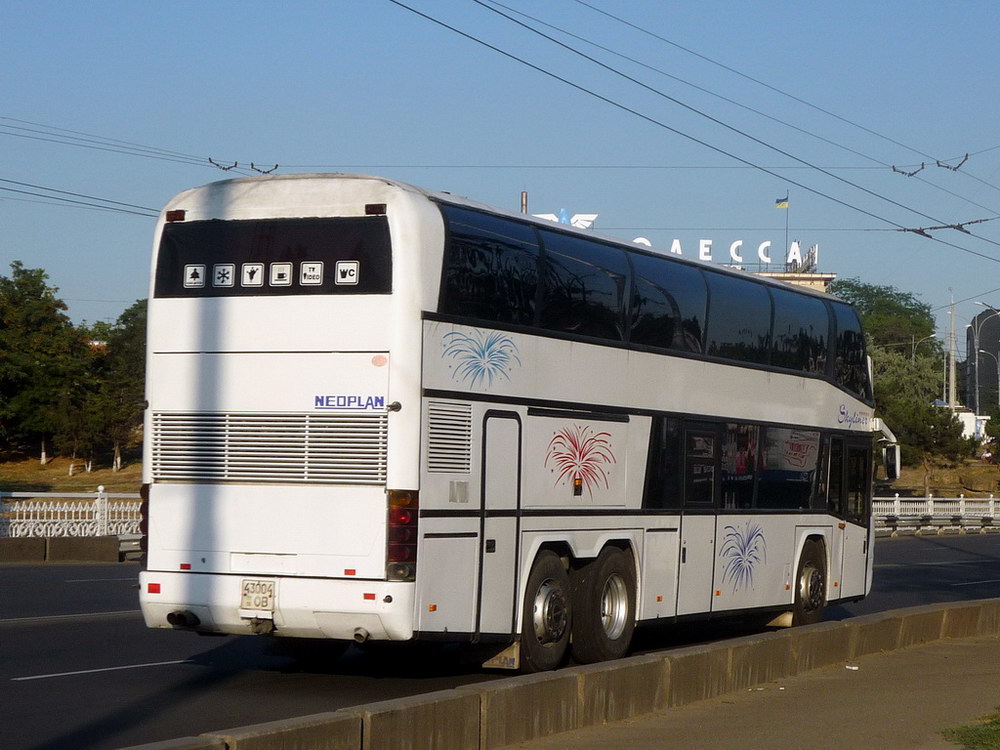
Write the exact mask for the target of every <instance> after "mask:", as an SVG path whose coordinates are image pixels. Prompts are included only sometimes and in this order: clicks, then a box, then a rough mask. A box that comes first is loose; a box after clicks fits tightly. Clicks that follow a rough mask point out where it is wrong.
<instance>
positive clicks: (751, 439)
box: [722, 423, 760, 510]
mask: <svg viewBox="0 0 1000 750" xmlns="http://www.w3.org/2000/svg"><path fill="white" fill-rule="evenodd" d="M722 435H723V439H722V507H723V508H725V509H726V510H737V509H747V508H752V507H753V504H754V481H755V479H756V475H757V459H758V456H759V455H760V428H759V427H758V426H757V425H752V424H738V423H730V424H727V425H725V428H724V430H723V433H722Z"/></svg>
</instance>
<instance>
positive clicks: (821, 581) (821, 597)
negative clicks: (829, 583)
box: [792, 539, 826, 625]
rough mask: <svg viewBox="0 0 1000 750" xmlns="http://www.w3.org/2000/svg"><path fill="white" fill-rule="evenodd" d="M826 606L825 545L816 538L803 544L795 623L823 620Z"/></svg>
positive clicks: (808, 623)
mask: <svg viewBox="0 0 1000 750" xmlns="http://www.w3.org/2000/svg"><path fill="white" fill-rule="evenodd" d="M825 606H826V555H825V554H824V553H823V545H821V544H820V543H819V542H817V541H816V540H814V539H808V540H806V543H805V544H804V545H803V546H802V557H801V558H799V566H798V569H797V571H796V573H795V604H794V606H793V607H792V624H793V625H812V624H813V623H817V622H821V621H822V620H823V608H824V607H825Z"/></svg>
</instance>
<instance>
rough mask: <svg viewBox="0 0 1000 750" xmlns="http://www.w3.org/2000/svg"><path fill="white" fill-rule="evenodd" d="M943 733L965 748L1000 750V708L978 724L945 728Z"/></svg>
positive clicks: (971, 749)
mask: <svg viewBox="0 0 1000 750" xmlns="http://www.w3.org/2000/svg"><path fill="white" fill-rule="evenodd" d="M941 735H942V736H943V737H944V738H945V739H946V740H948V741H949V742H954V743H955V744H956V745H959V746H961V747H962V748H963V750H1000V709H998V713H995V714H992V715H991V716H986V717H984V718H982V719H980V720H979V722H978V723H976V724H970V725H968V726H964V727H955V728H953V729H944V730H942V731H941Z"/></svg>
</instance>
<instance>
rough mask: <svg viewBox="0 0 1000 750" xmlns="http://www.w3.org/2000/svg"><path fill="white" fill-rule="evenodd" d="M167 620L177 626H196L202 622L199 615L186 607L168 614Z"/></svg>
mask: <svg viewBox="0 0 1000 750" xmlns="http://www.w3.org/2000/svg"><path fill="white" fill-rule="evenodd" d="M167 622H168V623H170V625H172V626H173V627H175V628H196V627H198V626H199V625H200V624H201V620H199V619H198V615H196V614H195V613H194V612H189V611H187V610H186V609H178V610H175V611H174V612H171V613H170V614H169V615H167Z"/></svg>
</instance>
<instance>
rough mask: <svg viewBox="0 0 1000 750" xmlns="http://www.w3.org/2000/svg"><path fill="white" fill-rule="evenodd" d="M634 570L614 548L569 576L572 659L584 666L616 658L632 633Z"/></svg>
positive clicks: (606, 550) (623, 553) (607, 548)
mask: <svg viewBox="0 0 1000 750" xmlns="http://www.w3.org/2000/svg"><path fill="white" fill-rule="evenodd" d="M635 589H636V585H635V568H634V567H633V565H632V560H631V559H630V558H629V556H628V555H627V554H626V553H625V552H623V551H622V550H620V549H618V548H617V547H605V548H604V549H603V550H602V551H601V554H600V555H598V556H597V559H596V560H594V561H593V562H590V563H588V564H587V565H585V566H584V567H582V568H581V569H580V570H578V571H576V572H575V573H574V574H573V595H574V604H575V607H574V609H573V658H574V659H576V661H578V662H581V663H584V664H588V663H591V662H598V661H607V660H609V659H618V658H620V657H622V656H624V655H625V654H626V653H627V652H628V649H629V646H630V645H631V643H632V633H633V631H634V630H635Z"/></svg>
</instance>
